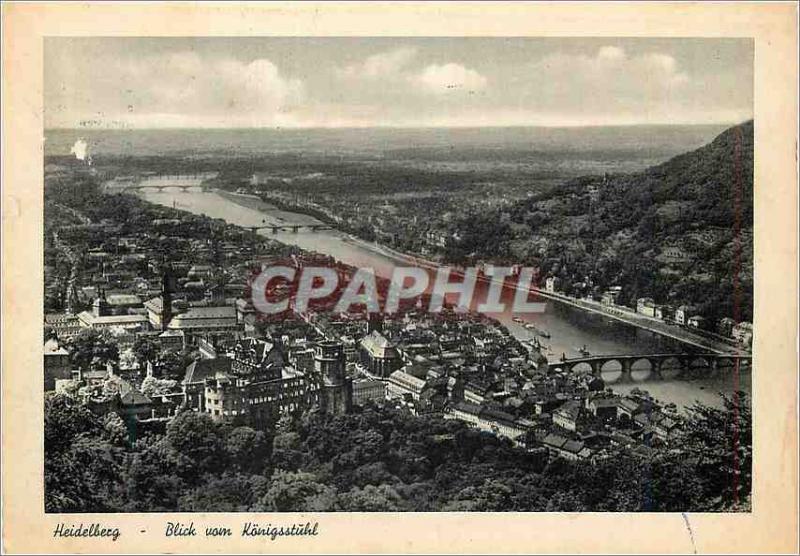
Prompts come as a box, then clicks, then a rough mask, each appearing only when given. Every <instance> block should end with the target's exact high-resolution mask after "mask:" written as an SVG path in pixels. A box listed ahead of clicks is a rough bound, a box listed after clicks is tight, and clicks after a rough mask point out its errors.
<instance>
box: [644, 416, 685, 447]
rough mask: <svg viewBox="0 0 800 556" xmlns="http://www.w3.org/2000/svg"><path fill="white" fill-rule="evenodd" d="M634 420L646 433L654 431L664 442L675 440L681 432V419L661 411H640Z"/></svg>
mask: <svg viewBox="0 0 800 556" xmlns="http://www.w3.org/2000/svg"><path fill="white" fill-rule="evenodd" d="M633 421H634V422H635V423H636V424H637V425H639V426H640V427H642V429H643V430H644V431H645V434H646V433H652V434H653V435H655V436H656V437H657V438H659V439H660V440H662V441H664V442H668V441H670V440H673V439H674V438H675V437H676V436H677V434H678V433H679V432H680V425H681V423H680V421H678V419H676V418H674V417H671V416H669V415H666V414H665V413H663V412H661V411H652V412H651V413H639V414H638V415H636V417H634V419H633Z"/></svg>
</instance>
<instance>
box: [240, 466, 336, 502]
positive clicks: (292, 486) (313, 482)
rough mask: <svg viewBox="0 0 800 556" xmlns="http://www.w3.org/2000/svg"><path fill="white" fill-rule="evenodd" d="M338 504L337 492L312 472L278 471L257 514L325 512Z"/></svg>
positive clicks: (262, 499)
mask: <svg viewBox="0 0 800 556" xmlns="http://www.w3.org/2000/svg"><path fill="white" fill-rule="evenodd" d="M335 504H336V489H334V488H332V487H329V486H327V485H325V484H323V483H320V482H319V481H318V479H317V477H316V475H314V474H313V473H305V472H296V473H294V472H290V471H283V470H278V471H276V472H275V474H274V475H273V476H272V479H271V481H270V486H269V489H268V490H267V492H266V493H265V494H264V496H263V497H262V498H261V499H260V500H259V502H258V504H257V505H256V508H255V511H265V512H324V511H329V510H331V509H333V508H334V506H335Z"/></svg>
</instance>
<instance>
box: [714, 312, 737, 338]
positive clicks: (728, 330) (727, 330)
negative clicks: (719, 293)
mask: <svg viewBox="0 0 800 556" xmlns="http://www.w3.org/2000/svg"><path fill="white" fill-rule="evenodd" d="M735 325H736V321H735V320H733V319H732V318H730V317H722V318H721V319H719V322H718V323H717V332H718V333H719V334H720V336H727V337H729V338H730V337H731V336H732V335H733V327H734V326H735Z"/></svg>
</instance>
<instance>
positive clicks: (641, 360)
mask: <svg viewBox="0 0 800 556" xmlns="http://www.w3.org/2000/svg"><path fill="white" fill-rule="evenodd" d="M751 366H752V355H740V354H719V353H656V354H637V355H600V356H593V357H580V358H575V359H562V360H560V361H557V362H554V363H550V369H553V370H556V369H561V370H566V371H572V372H579V371H584V372H590V373H591V374H592V375H593V376H596V377H601V378H602V375H603V373H608V374H614V375H616V380H613V379H612V380H608V381H607V382H614V383H616V382H631V381H634V373H636V375H637V376H636V380H647V379H656V380H659V379H664V378H699V377H703V376H716V375H717V374H718V373H720V372H726V371H731V370H734V369H737V370H744V369H750V368H751Z"/></svg>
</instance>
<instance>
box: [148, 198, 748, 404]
mask: <svg viewBox="0 0 800 556" xmlns="http://www.w3.org/2000/svg"><path fill="white" fill-rule="evenodd" d="M139 195H140V196H141V197H142V198H143V199H145V200H147V201H150V202H152V203H157V204H160V205H165V206H170V207H171V206H175V207H176V208H178V209H181V210H185V211H188V212H192V213H195V214H204V215H206V216H209V217H212V218H221V219H223V220H225V221H227V222H229V223H231V224H236V225H239V226H262V225H265V224H275V225H285V224H290V223H291V224H315V223H319V221H318V220H316V219H315V218H313V217H311V216H307V215H303V214H296V213H291V212H287V211H283V210H278V209H276V208H274V207H271V206H269V205H266V204H264V203H262V202H260V201H257V200H255V199H252V198H248V197H245V196H239V197H237V196H234V195H231V194H225V196H223V195H222V194H219V193H216V192H206V191H199V190H192V191H185V192H184V191H179V190H170V189H168V190H164V191H161V192H157V191H144V192H140V193H139ZM262 233H263V234H264V235H265V236H267V237H270V238H271V239H275V240H277V241H280V242H283V243H287V244H292V245H297V246H298V247H301V248H303V249H306V250H309V251H316V252H318V253H324V254H326V255H330V256H332V257H334V258H336V259H338V260H340V261H342V262H344V263H347V264H349V265H352V266H355V267H361V268H363V267H369V268H372V269H374V271H375V273H376V274H378V275H380V276H390V275H391V273H392V270H393V268H394V267H395V265H397V264H403V261H402V260H401V259H399V258H397V257H395V256H393V255H392V254H391V253H389V252H387V251H385V250H382V249H381V248H380V247H378V246H374V245H371V244H367V243H364V242H361V241H359V240H355V239H353V238H350V237H349V236H347V235H346V234H344V233H341V232H339V231H336V230H323V231H316V232H311V231H305V232H304V231H298V232H278V233H272V232H271V231H264V232H262ZM492 316H494V317H495V318H497V319H498V320H500V321H501V322H502V323H503V324H504V325H505V326H507V327H508V329H509V331H510V332H511V333H512V334H514V335H515V336H516V337H518V338H520V339H530V338H534V337H535V336H536V334H535V332H532V331H530V330H528V329H526V328H525V327H524V326H523V325H521V324H519V323H517V322H514V321H513V320H512V318H513V317H514V315H512V314H511V313H510V312H507V313H503V314H494V315H492ZM523 318H524V320H525V321H526V322H532V323H534V324H535V326H536V327H537V328H538V329H542V330H546V331H547V332H548V333H549V334H550V338H549V339H545V338H540V341H541V342H542V343H543V344H545V345H546V346H548V347H549V350H546V351H545V354H546V355H547V356H548V358H549V359H550V360H551V361H555V360H557V359H558V358H559V357H561V355H562V354H565V355H566V356H567V357H579V356H580V353H579V350H580V349H581V348H583V347H584V346H585V349H587V350H588V351H589V352H591V353H592V354H593V355H622V354H636V353H653V352H657V353H670V352H685V351H691V349H690V348H687V346H683V345H680V344H678V343H677V342H676V341H674V340H669V339H666V338H663V337H661V336H658V335H655V334H653V333H651V332H647V331H644V330H641V329H638V328H635V327H633V326H629V325H626V324H623V323H620V322H617V321H613V320H611V319H608V318H604V317H602V316H600V315H592V314H587V313H585V312H583V311H580V310H578V309H574V308H572V307H568V306H566V305H564V304H561V303H558V302H548V303H547V305H546V310H545V311H544V312H543V313H537V314H531V315H527V316H523ZM736 384H738V388H739V389H741V390H744V391H746V392H750V391H751V375H750V371H747V372H745V371H742V372H740V373H739V375H738V377H735V376H733V373H732V372H731V373H727V374H722V375H721V376H718V377H715V378H705V379H696V380H692V381H688V380H663V381H643V382H641V383H637V382H634V383H628V384H611V387H612V388H613V389H614V390H615V391H618V392H621V393H624V392H628V391H630V390H631V389H633V388H640V389H643V390H647V391H648V392H649V393H650V394H651V395H653V396H654V397H655V398H657V399H659V400H661V401H664V402H673V403H675V404H676V405H677V406H679V407H687V406H690V405H692V404H693V403H694V402H695V401H700V402H703V403H705V404H708V405H714V406H720V405H721V399H720V397H719V395H718V393H720V392H722V393H726V394H730V393H731V392H733V390H734V389H735V385H736Z"/></svg>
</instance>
